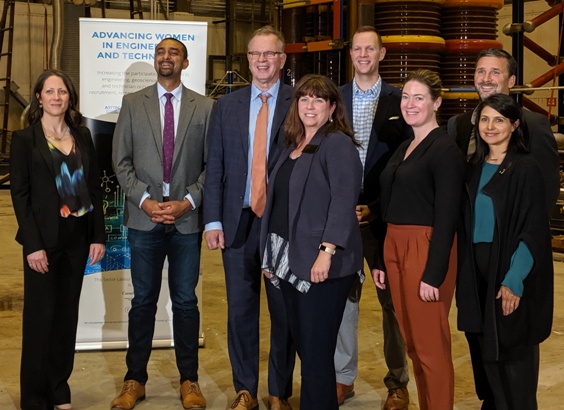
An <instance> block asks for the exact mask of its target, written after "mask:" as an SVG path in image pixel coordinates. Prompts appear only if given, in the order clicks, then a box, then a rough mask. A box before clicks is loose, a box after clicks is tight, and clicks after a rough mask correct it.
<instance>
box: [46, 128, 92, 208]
mask: <svg viewBox="0 0 564 410" xmlns="http://www.w3.org/2000/svg"><path fill="white" fill-rule="evenodd" d="M47 143H48V145H49V151H51V155H52V157H53V165H54V166H55V172H56V177H55V182H56V184H57V191H59V210H60V211H59V213H60V215H61V216H62V217H63V218H66V217H68V216H69V215H72V216H77V217H78V216H83V215H85V214H87V213H88V212H90V211H92V209H93V208H94V206H93V205H92V200H91V199H90V194H89V193H88V186H87V185H86V179H85V177H84V168H83V165H82V156H81V155H80V150H79V149H78V147H77V146H76V142H74V138H73V147H72V149H71V151H70V153H69V154H68V155H65V154H64V153H63V152H61V151H59V149H58V148H57V147H56V146H55V145H53V144H52V143H51V142H50V141H49V140H47Z"/></svg>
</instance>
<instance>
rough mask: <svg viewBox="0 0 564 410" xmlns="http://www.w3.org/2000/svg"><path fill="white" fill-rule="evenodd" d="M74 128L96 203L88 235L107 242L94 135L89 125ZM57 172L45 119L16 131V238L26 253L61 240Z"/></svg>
mask: <svg viewBox="0 0 564 410" xmlns="http://www.w3.org/2000/svg"><path fill="white" fill-rule="evenodd" d="M71 132H72V135H73V137H74V140H75V143H76V145H77V146H78V149H79V150H80V153H81V157H82V164H83V167H84V173H85V178H86V184H87V186H88V192H89V194H90V198H91V200H92V205H93V206H94V209H93V211H92V212H89V213H88V215H87V217H88V238H89V241H90V243H100V244H105V243H106V236H105V233H104V211H103V208H102V186H101V183H100V174H99V171H98V163H97V160H96V153H95V150H94V144H93V143H92V137H91V135H90V131H89V130H88V128H86V127H81V128H79V129H78V130H72V131H71ZM55 175H56V174H55V168H54V166H53V157H52V156H51V153H50V152H49V146H48V145H47V140H46V139H45V135H44V133H43V129H42V127H41V123H40V122H38V123H36V124H34V125H31V126H30V127H28V128H26V129H24V130H21V131H15V132H14V133H13V134H12V142H11V145H10V190H11V194H12V202H13V205H14V211H15V213H16V219H17V221H18V232H17V234H16V240H17V241H18V242H19V243H20V244H21V245H23V251H24V255H28V254H30V253H33V252H36V251H38V250H42V249H43V250H47V249H49V248H52V247H54V246H55V245H56V244H57V238H58V233H59V232H58V230H59V193H58V191H57V186H56V184H55Z"/></svg>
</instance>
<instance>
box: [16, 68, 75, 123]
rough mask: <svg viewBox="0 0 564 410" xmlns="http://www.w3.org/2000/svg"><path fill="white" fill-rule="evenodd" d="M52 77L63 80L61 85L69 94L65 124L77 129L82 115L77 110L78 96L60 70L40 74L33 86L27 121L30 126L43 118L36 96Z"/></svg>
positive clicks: (41, 108)
mask: <svg viewBox="0 0 564 410" xmlns="http://www.w3.org/2000/svg"><path fill="white" fill-rule="evenodd" d="M52 76H56V77H59V78H60V79H61V80H63V83H64V84H65V87H66V88H67V91H68V92H69V107H68V109H67V111H66V112H65V122H66V124H67V125H68V126H69V127H70V128H71V129H78V128H79V127H81V126H82V114H81V113H80V111H78V109H77V105H78V94H77V92H76V89H75V88H74V85H73V83H72V81H71V79H70V77H69V76H68V74H67V73H65V72H63V71H61V70H47V71H44V72H43V73H41V75H40V76H39V78H38V79H37V81H36V82H35V85H34V86H33V93H32V95H31V103H30V105H29V110H28V112H27V121H28V123H29V124H30V125H33V124H35V123H37V122H38V121H40V120H41V117H43V107H42V106H41V104H40V103H39V99H38V98H37V96H38V95H41V91H43V86H44V85H45V81H46V80H47V79H48V78H49V77H52Z"/></svg>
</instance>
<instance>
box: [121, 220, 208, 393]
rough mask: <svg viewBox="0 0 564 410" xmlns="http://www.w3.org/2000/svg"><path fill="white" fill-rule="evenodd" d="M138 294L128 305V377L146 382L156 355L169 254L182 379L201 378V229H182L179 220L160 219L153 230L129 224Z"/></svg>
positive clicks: (172, 298)
mask: <svg viewBox="0 0 564 410" xmlns="http://www.w3.org/2000/svg"><path fill="white" fill-rule="evenodd" d="M128 240H129V245H130V247H131V281H132V283H133V300H132V301H131V310H130V311H129V326H128V338H129V348H128V350H127V355H126V358H125V360H126V364H127V373H126V375H125V378H124V379H125V380H130V379H133V380H137V381H138V382H139V383H141V384H145V383H146V382H147V379H148V374H147V363H148V362H149V357H150V355H151V349H152V341H153V334H154V331H155V315H156V313H157V302H158V300H159V294H160V291H161V283H162V271H163V266H164V261H165V258H168V288H169V292H170V299H171V301H172V327H173V338H174V351H175V354H176V365H177V367H178V370H179V372H180V383H182V382H184V381H185V380H191V381H197V380H198V347H199V344H198V339H199V329H200V312H199V310H198V299H197V297H196V285H197V284H198V279H199V274H200V249H201V244H202V234H201V233H200V232H198V233H193V234H181V233H180V232H178V231H177V230H176V227H175V226H174V225H163V224H158V225H157V226H155V228H153V229H152V230H151V231H139V230H136V229H129V235H128Z"/></svg>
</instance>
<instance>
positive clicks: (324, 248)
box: [319, 244, 337, 255]
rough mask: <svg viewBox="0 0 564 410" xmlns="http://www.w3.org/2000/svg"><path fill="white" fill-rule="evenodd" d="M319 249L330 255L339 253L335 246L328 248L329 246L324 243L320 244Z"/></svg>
mask: <svg viewBox="0 0 564 410" xmlns="http://www.w3.org/2000/svg"><path fill="white" fill-rule="evenodd" d="M319 250H320V251H323V252H327V253H328V254H330V255H335V253H337V251H336V250H335V249H333V248H328V247H327V246H325V245H323V244H319Z"/></svg>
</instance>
